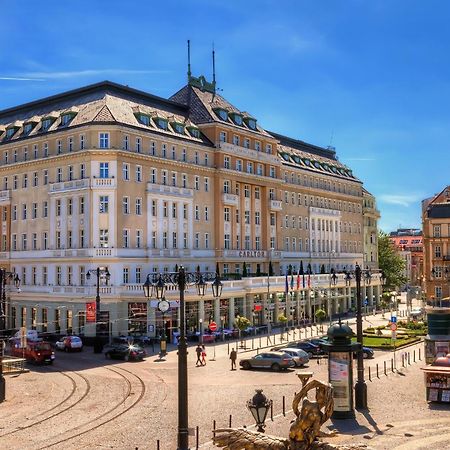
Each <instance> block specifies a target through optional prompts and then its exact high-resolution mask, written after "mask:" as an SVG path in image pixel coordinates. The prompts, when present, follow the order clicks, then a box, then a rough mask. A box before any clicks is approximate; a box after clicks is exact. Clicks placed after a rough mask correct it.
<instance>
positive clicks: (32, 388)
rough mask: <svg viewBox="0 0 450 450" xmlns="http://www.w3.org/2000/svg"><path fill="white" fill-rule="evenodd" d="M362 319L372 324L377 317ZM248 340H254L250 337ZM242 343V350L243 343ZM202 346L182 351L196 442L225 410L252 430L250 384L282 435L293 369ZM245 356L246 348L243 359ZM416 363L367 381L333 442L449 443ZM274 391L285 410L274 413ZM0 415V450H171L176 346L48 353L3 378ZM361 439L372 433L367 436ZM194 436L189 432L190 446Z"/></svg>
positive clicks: (223, 422)
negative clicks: (109, 354) (259, 364)
mask: <svg viewBox="0 0 450 450" xmlns="http://www.w3.org/2000/svg"><path fill="white" fill-rule="evenodd" d="M369 319H370V318H369ZM371 320H372V321H375V322H377V321H379V320H380V321H381V317H373V318H372V319H371ZM297 337H298V336H297ZM302 337H304V335H302ZM255 342H257V343H255ZM232 345H233V344H232ZM253 345H254V346H258V345H259V339H256V340H254V342H253ZM247 346H248V347H251V340H248V341H247ZM416 348H417V347H416ZM207 351H208V357H207V359H208V362H207V365H206V366H205V367H195V351H194V347H190V348H189V356H188V364H189V424H190V426H191V427H193V428H195V427H196V426H198V427H199V443H200V447H201V448H202V449H210V448H213V447H212V446H211V443H210V440H211V436H212V434H211V430H212V427H213V421H214V420H215V421H216V426H217V427H225V426H228V425H229V421H230V415H231V422H232V426H234V427H239V426H243V425H247V426H249V427H250V426H252V424H253V419H252V417H251V415H250V413H249V412H248V411H247V409H246V408H245V403H246V401H247V400H248V399H249V398H251V397H252V396H253V394H254V389H255V388H256V387H258V388H262V389H264V393H265V394H266V395H267V396H268V397H269V398H271V399H273V401H274V420H273V422H272V421H270V420H269V421H268V427H267V432H268V433H271V434H276V435H281V436H286V435H287V430H288V428H289V422H290V420H292V419H293V413H292V412H290V406H291V402H292V398H293V396H294V393H295V392H296V391H298V390H299V389H300V383H299V380H298V377H297V376H296V373H295V372H296V371H295V370H290V371H288V372H286V373H284V372H280V373H272V372H267V371H243V370H237V371H230V370H229V369H230V367H229V359H228V345H227V344H226V343H225V344H220V345H217V346H216V348H215V358H213V356H214V349H213V348H212V347H209V348H208V350H207ZM254 353H255V351H253V352H252V351H249V352H247V353H245V357H247V356H250V355H252V354H254ZM242 357H244V355H243V354H242V353H239V358H242ZM390 357H391V354H389V353H388V352H381V351H377V352H376V358H375V359H374V360H371V362H370V364H371V365H375V364H376V363H377V361H378V362H379V363H380V365H381V364H382V361H383V360H384V359H390ZM211 359H215V360H214V361H211ZM318 362H319V363H318ZM318 362H317V361H316V360H312V361H311V362H310V364H309V369H310V370H313V372H314V374H315V376H316V377H317V378H319V379H322V380H326V379H327V363H326V360H322V361H318ZM421 364H422V362H416V363H412V365H411V366H408V367H407V368H404V369H401V370H402V371H403V372H404V374H403V375H398V374H390V375H389V376H388V377H385V376H380V379H374V380H373V381H372V382H368V390H369V406H370V412H369V413H367V414H365V415H361V414H359V413H358V415H357V418H356V421H350V422H348V421H341V422H342V423H335V424H333V425H334V426H335V427H337V428H339V429H340V430H341V431H342V433H341V435H340V436H339V437H337V438H335V442H357V441H358V442H360V441H361V440H363V441H364V442H367V443H369V444H370V445H372V446H373V447H374V448H376V449H378V448H379V449H384V448H389V449H393V448H400V449H402V448H404V449H419V448H426V447H429V448H433V449H434V448H435V449H445V448H450V447H446V445H447V442H446V439H449V436H448V435H447V434H448V433H447V431H446V429H447V428H448V425H449V423H450V414H449V408H448V407H446V406H431V407H429V406H428V404H427V403H426V402H425V400H424V383H423V374H422V373H421V371H420V370H419V365H421ZM283 396H285V403H286V410H287V411H286V416H284V415H283V414H282V401H283ZM0 416H1V419H2V420H1V422H0V448H1V449H8V450H27V449H33V450H34V449H44V448H55V449H65V450H66V449H67V450H69V449H77V450H78V449H123V450H128V449H129V450H135V449H136V448H138V449H140V450H144V449H145V450H147V449H152V450H156V448H157V446H156V441H157V439H160V441H161V442H160V448H161V450H174V449H175V448H176V426H177V356H176V351H171V352H170V353H169V354H168V356H167V358H166V361H161V362H159V361H158V358H157V357H156V356H150V357H148V358H147V360H146V361H144V362H137V363H131V362H128V363H125V362H120V361H119V362H111V361H109V360H108V361H106V360H105V359H104V357H103V356H102V355H95V354H93V353H92V351H91V349H88V348H87V349H86V351H85V352H82V353H81V354H65V353H57V359H56V361H55V365H54V366H53V367H31V371H30V372H29V373H24V374H21V375H20V376H8V377H7V398H6V401H5V402H4V403H2V404H1V405H0ZM388 424H390V425H394V426H393V427H388ZM333 425H331V424H330V426H331V427H332V426H333ZM405 433H408V434H412V436H410V437H407V436H405ZM446 433H447V434H446ZM437 434H439V439H442V440H438V436H437ZM364 435H367V437H371V438H372V439H370V440H367V441H366V439H365V438H364V437H363V436H364ZM442 436H446V438H445V439H444V438H442ZM195 441H196V440H195V437H192V440H191V446H192V448H193V449H195V447H196V445H195ZM405 445H407V446H406V447H405ZM402 446H403V447H402Z"/></svg>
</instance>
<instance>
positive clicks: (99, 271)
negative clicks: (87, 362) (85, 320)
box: [86, 267, 111, 353]
mask: <svg viewBox="0 0 450 450" xmlns="http://www.w3.org/2000/svg"><path fill="white" fill-rule="evenodd" d="M91 274H95V275H96V277H97V295H96V296H95V340H94V353H101V352H102V350H103V344H102V340H101V337H100V277H101V276H104V277H105V278H106V284H108V281H109V279H110V278H111V274H110V273H109V270H108V268H107V267H97V268H96V269H90V270H88V271H87V272H86V278H87V279H88V280H90V279H91ZM108 330H109V327H108Z"/></svg>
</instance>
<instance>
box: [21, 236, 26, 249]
mask: <svg viewBox="0 0 450 450" xmlns="http://www.w3.org/2000/svg"><path fill="white" fill-rule="evenodd" d="M26 249H27V234H26V233H23V234H22V250H26Z"/></svg>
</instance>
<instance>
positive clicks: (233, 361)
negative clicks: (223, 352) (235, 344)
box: [230, 348, 237, 370]
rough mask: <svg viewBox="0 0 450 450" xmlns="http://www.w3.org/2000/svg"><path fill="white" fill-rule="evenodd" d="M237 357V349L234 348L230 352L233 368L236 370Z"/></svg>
mask: <svg viewBox="0 0 450 450" xmlns="http://www.w3.org/2000/svg"><path fill="white" fill-rule="evenodd" d="M236 359H237V353H236V350H235V349H234V348H232V349H231V352H230V360H231V370H236Z"/></svg>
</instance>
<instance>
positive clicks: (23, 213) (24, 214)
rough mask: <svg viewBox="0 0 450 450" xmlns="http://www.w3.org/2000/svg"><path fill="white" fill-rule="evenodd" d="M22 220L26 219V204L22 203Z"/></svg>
mask: <svg viewBox="0 0 450 450" xmlns="http://www.w3.org/2000/svg"><path fill="white" fill-rule="evenodd" d="M22 220H27V205H26V204H24V205H22Z"/></svg>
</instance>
